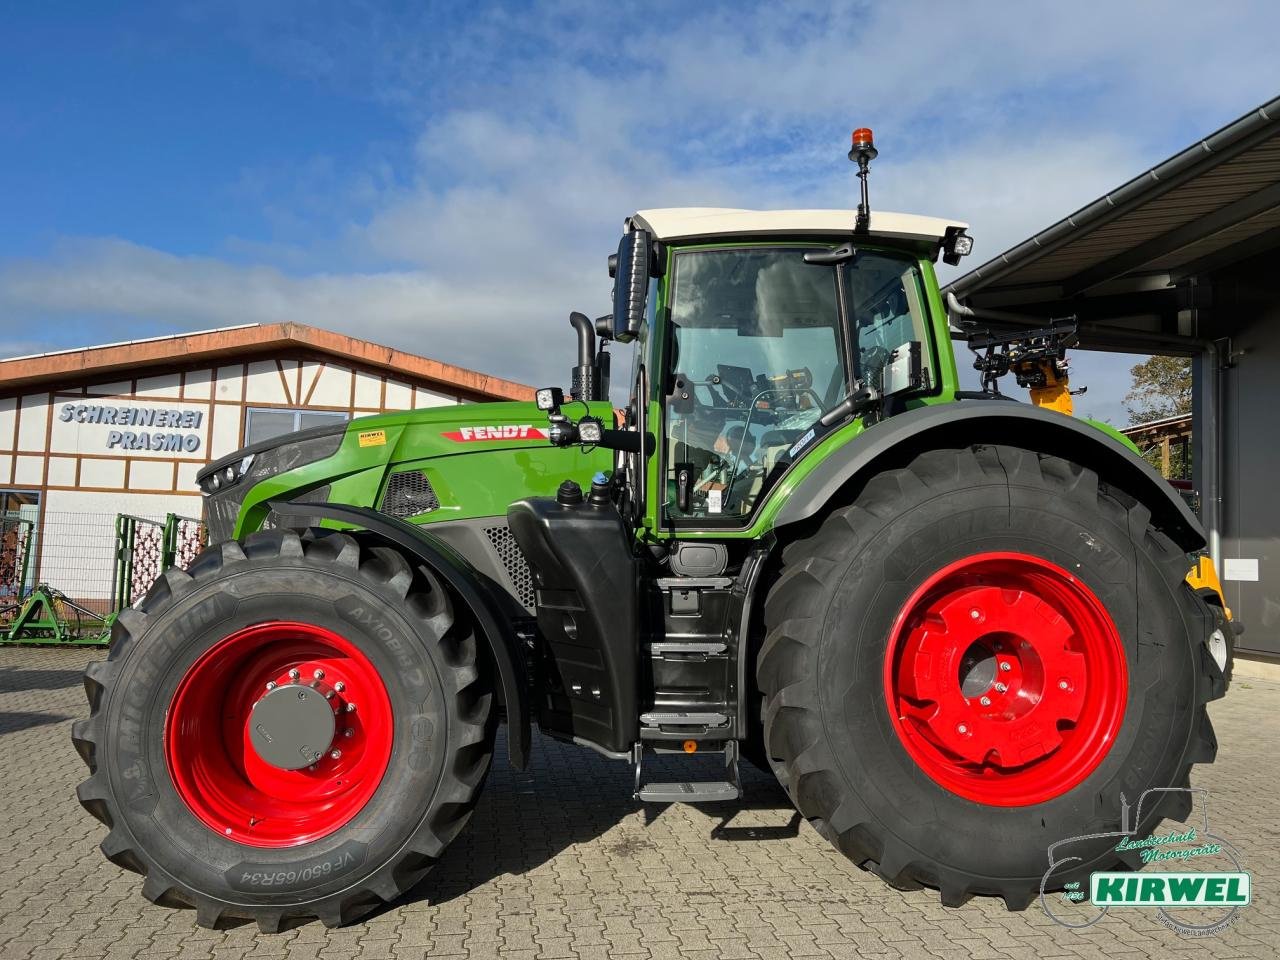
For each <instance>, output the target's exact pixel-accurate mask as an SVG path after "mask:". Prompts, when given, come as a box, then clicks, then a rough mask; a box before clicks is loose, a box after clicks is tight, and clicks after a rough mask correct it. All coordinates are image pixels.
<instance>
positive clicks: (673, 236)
mask: <svg viewBox="0 0 1280 960" xmlns="http://www.w3.org/2000/svg"><path fill="white" fill-rule="evenodd" d="M857 216H858V214H857V211H855V210H735V209H730V208H722V207H667V208H665V209H660V210H641V211H640V212H639V213H637V214H636V215H635V216H633V217H632V218H631V219H632V220H633V221H634V222H635V223H636V225H637V226H640V227H643V228H645V229H647V230H649V231H650V232H651V233H652V234H653V235H654V236H655V237H656V238H657V239H659V240H679V239H690V238H694V237H718V236H745V235H754V236H783V235H788V236H826V237H849V236H852V234H853V225H854V223H855V222H856V220H857ZM967 226H968V224H967V223H965V222H964V221H962V220H946V219H940V218H938V217H921V216H918V215H916V214H914V213H890V212H889V211H887V210H872V211H871V222H870V224H869V228H870V229H869V232H870V233H871V234H873V235H877V236H883V237H901V238H903V239H909V240H929V241H932V240H940V239H942V237H944V236H945V235H946V232H947V227H967Z"/></svg>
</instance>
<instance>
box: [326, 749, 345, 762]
mask: <svg viewBox="0 0 1280 960" xmlns="http://www.w3.org/2000/svg"><path fill="white" fill-rule="evenodd" d="M341 756H342V751H341V750H335V751H333V753H331V754H329V757H330V758H331V759H333V760H337V759H338V758H339V757H341Z"/></svg>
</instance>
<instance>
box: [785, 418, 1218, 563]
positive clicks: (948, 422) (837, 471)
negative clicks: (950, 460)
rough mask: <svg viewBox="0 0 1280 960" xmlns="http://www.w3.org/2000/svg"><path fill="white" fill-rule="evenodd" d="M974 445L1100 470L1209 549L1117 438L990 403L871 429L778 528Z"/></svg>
mask: <svg viewBox="0 0 1280 960" xmlns="http://www.w3.org/2000/svg"><path fill="white" fill-rule="evenodd" d="M971 443H990V444H997V443H1008V444H1014V445H1016V446H1020V447H1024V448H1026V449H1028V450H1035V451H1038V452H1040V453H1045V454H1050V455H1052V456H1059V457H1063V458H1065V459H1067V460H1071V461H1073V462H1075V463H1078V464H1080V465H1081V466H1084V467H1088V468H1089V469H1091V470H1093V471H1095V472H1096V473H1097V474H1098V476H1099V477H1101V478H1102V479H1103V480H1104V481H1106V482H1107V483H1109V484H1111V485H1112V486H1115V487H1118V488H1119V489H1121V490H1123V491H1124V492H1125V493H1127V494H1128V495H1129V496H1131V497H1133V498H1134V499H1136V500H1137V501H1138V502H1140V503H1142V504H1144V505H1146V506H1147V507H1148V508H1149V509H1150V510H1151V519H1152V523H1153V525H1154V526H1155V527H1156V528H1158V529H1159V530H1162V531H1163V532H1164V533H1165V534H1166V535H1167V536H1168V537H1170V538H1171V539H1172V540H1173V541H1174V543H1176V544H1178V546H1180V547H1181V548H1182V549H1184V550H1186V551H1188V552H1191V551H1195V550H1199V549H1201V548H1202V547H1203V546H1204V542H1205V537H1204V529H1203V528H1202V527H1201V526H1200V521H1199V520H1198V519H1196V516H1195V514H1193V513H1192V512H1191V509H1190V508H1189V507H1188V506H1187V504H1186V502H1185V501H1184V500H1183V499H1182V498H1181V497H1180V496H1178V493H1177V491H1176V490H1174V489H1173V487H1171V486H1170V485H1169V483H1168V481H1166V480H1165V479H1164V478H1163V477H1161V476H1160V474H1159V473H1157V472H1156V471H1155V469H1153V468H1152V466H1151V465H1150V464H1149V463H1147V462H1146V461H1145V460H1143V459H1142V458H1141V457H1139V456H1138V455H1137V454H1135V453H1134V452H1133V451H1132V450H1130V449H1129V448H1128V447H1126V446H1125V445H1124V444H1122V443H1120V442H1119V441H1118V440H1116V439H1115V438H1113V437H1110V436H1108V435H1107V434H1105V433H1103V432H1102V431H1101V430H1098V429H1097V428H1095V427H1092V426H1090V425H1089V424H1087V423H1085V422H1083V421H1080V420H1076V419H1074V418H1072V417H1068V416H1065V415H1063V414H1061V413H1057V412H1055V411H1052V410H1043V409H1040V408H1038V407H1033V406H1028V405H1024V404H1017V403H992V402H990V401H987V400H973V401H961V402H957V403H944V404H936V405H932V406H925V407H917V408H916V409H914V410H909V411H906V412H905V413H900V414H897V415H896V416H893V417H890V418H888V419H886V420H882V421H881V422H880V423H877V424H875V425H874V426H871V427H868V428H867V429H866V430H865V431H863V432H862V433H861V434H859V435H858V436H857V437H856V438H855V439H854V440H852V441H851V442H850V443H847V444H845V445H844V446H843V447H841V448H840V449H839V450H835V451H833V452H832V453H830V454H828V455H827V456H826V458H825V459H823V461H822V462H821V463H819V464H818V465H817V466H816V467H814V469H813V470H812V471H811V472H810V473H809V474H808V475H807V476H806V477H805V478H804V479H803V480H801V481H800V483H799V484H798V485H797V486H796V487H795V489H794V490H793V491H792V492H791V495H790V496H789V497H788V498H787V502H786V503H785V504H783V506H782V509H781V510H779V511H778V515H777V518H776V519H775V520H774V526H775V528H777V527H784V526H787V525H789V524H794V523H799V522H801V521H803V520H807V519H809V518H810V517H813V516H815V515H816V514H817V513H818V512H819V511H820V510H821V509H822V508H823V506H825V505H826V503H827V502H828V501H830V500H831V498H832V497H834V496H835V495H836V494H837V492H839V491H840V490H841V489H843V488H844V487H846V486H848V485H850V484H853V483H856V482H858V481H860V480H866V479H868V478H869V477H871V476H872V475H873V474H875V473H879V472H880V471H882V470H887V469H892V468H894V467H899V466H905V465H906V464H907V462H908V461H910V460H911V458H912V457H914V456H915V455H916V454H917V453H920V452H922V451H924V450H928V449H936V448H940V447H957V446H966V445H968V444H971Z"/></svg>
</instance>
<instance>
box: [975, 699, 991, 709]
mask: <svg viewBox="0 0 1280 960" xmlns="http://www.w3.org/2000/svg"><path fill="white" fill-rule="evenodd" d="M978 702H979V703H980V704H982V705H983V706H984V707H989V706H991V698H990V697H983V698H982V699H981V700H979V701H978Z"/></svg>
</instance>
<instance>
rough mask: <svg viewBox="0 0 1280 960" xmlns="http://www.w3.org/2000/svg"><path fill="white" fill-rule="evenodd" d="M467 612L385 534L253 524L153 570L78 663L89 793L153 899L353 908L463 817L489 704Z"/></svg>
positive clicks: (488, 735) (422, 858)
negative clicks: (240, 534) (135, 599)
mask: <svg viewBox="0 0 1280 960" xmlns="http://www.w3.org/2000/svg"><path fill="white" fill-rule="evenodd" d="M489 683H490V681H489V676H488V670H487V665H486V661H485V659H484V658H483V657H482V656H480V652H479V650H478V646H477V639H476V636H475V633H474V632H473V630H472V628H471V627H470V625H469V622H468V620H467V618H466V617H465V616H464V615H463V612H462V611H461V610H459V609H458V608H457V607H456V606H455V605H454V603H453V602H452V600H451V598H450V596H449V594H448V592H447V591H446V590H445V589H444V588H443V587H442V586H441V584H440V583H439V582H438V581H437V580H436V579H435V578H434V577H433V576H432V575H431V574H430V573H429V572H428V571H426V570H424V569H422V568H416V569H415V568H414V567H411V566H410V564H409V563H408V562H407V561H406V559H405V558H404V557H403V556H402V555H401V554H400V553H398V552H396V551H394V550H391V549H389V548H387V547H383V546H365V545H362V544H361V543H360V542H358V541H357V540H356V539H354V538H352V537H351V536H348V535H346V534H330V535H322V536H312V535H307V536H305V537H299V536H298V535H297V534H296V533H293V532H289V531H279V530H277V531H270V532H264V533H257V534H253V535H252V536H250V537H248V538H247V539H246V540H245V541H244V543H243V545H242V544H240V543H237V542H228V543H222V544H218V545H216V546H214V547H211V548H210V549H209V550H207V551H206V552H205V553H203V554H202V555H201V556H200V557H198V558H197V559H196V560H195V562H194V563H192V564H191V566H190V568H189V570H188V571H187V572H182V571H180V570H169V571H166V573H165V574H164V576H163V577H161V578H160V579H159V580H158V581H157V582H156V585H155V586H154V587H153V588H152V589H151V591H150V592H149V593H148V594H147V596H146V598H145V599H144V600H143V601H142V603H141V604H140V605H139V606H138V607H137V608H136V609H129V610H125V611H123V612H122V613H121V615H120V617H119V619H118V621H117V623H116V625H115V628H114V631H113V635H112V647H111V653H110V656H109V657H108V659H107V660H105V661H102V662H99V663H94V664H91V665H90V667H89V669H88V671H87V672H86V677H85V687H86V690H87V691H88V695H89V706H90V716H89V718H88V719H87V720H82V721H80V722H78V723H76V725H75V727H74V729H73V736H74V739H75V743H76V747H77V749H78V750H79V751H80V753H81V755H82V756H83V757H84V760H85V762H86V763H87V764H88V765H89V770H90V774H91V775H90V777H89V779H88V780H86V781H85V782H84V783H82V784H81V785H80V788H79V790H78V795H79V798H80V802H81V803H82V804H83V805H84V807H85V808H86V809H87V810H88V811H89V812H90V813H92V814H93V815H94V816H95V817H97V818H98V819H99V820H101V821H102V822H103V823H105V824H106V825H107V826H108V827H109V828H110V832H109V834H108V835H107V838H106V839H105V840H104V841H103V844H102V849H103V852H104V853H105V854H106V855H107V857H108V858H109V859H110V860H112V861H113V862H115V863H117V864H119V865H120V866H123V867H126V868H128V869H131V870H135V871H137V872H138V873H142V874H144V875H145V877H146V880H145V882H144V884H143V888H142V889H143V893H144V894H145V895H146V896H147V897H148V898H149V899H150V900H152V901H153V902H155V903H159V904H163V905H166V906H174V907H189V908H195V910H196V919H197V921H198V922H199V923H200V924H202V925H204V926H214V925H218V924H220V923H225V922H231V921H234V920H236V919H241V920H256V921H257V922H258V924H259V926H260V927H261V928H262V929H263V930H267V931H271V930H277V929H279V928H280V927H281V925H282V924H289V925H292V924H293V923H295V922H298V921H301V920H305V919H310V918H313V917H318V918H319V919H320V920H322V921H324V922H325V923H326V924H328V925H330V926H336V925H339V924H342V923H347V922H349V921H351V920H354V919H355V918H357V917H359V916H361V915H363V914H365V913H367V912H369V911H370V910H372V909H374V908H375V907H377V906H378V905H379V904H381V903H382V902H384V901H389V900H392V899H394V898H396V897H397V896H399V895H400V894H401V893H403V892H404V891H406V890H407V889H409V887H411V886H413V884H414V883H416V882H417V881H418V880H419V879H420V878H421V877H422V876H423V875H424V874H425V873H426V872H427V870H428V869H429V868H430V866H431V865H432V863H433V862H434V861H435V859H436V858H437V857H439V855H440V853H441V852H442V851H443V850H444V848H445V846H446V845H447V844H448V843H449V841H450V840H451V839H453V837H454V836H455V835H456V834H457V833H458V832H459V831H460V830H461V829H462V827H463V826H464V824H465V823H466V821H467V819H468V818H469V817H470V814H471V810H472V807H473V805H474V803H475V800H476V798H477V796H478V794H479V791H480V788H481V785H482V783H483V781H484V778H485V775H486V773H487V772H488V768H489V761H490V755H491V753H492V737H493V721H494V717H495V713H494V711H493V710H492V709H491V700H492V695H491V693H490V685H489Z"/></svg>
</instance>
